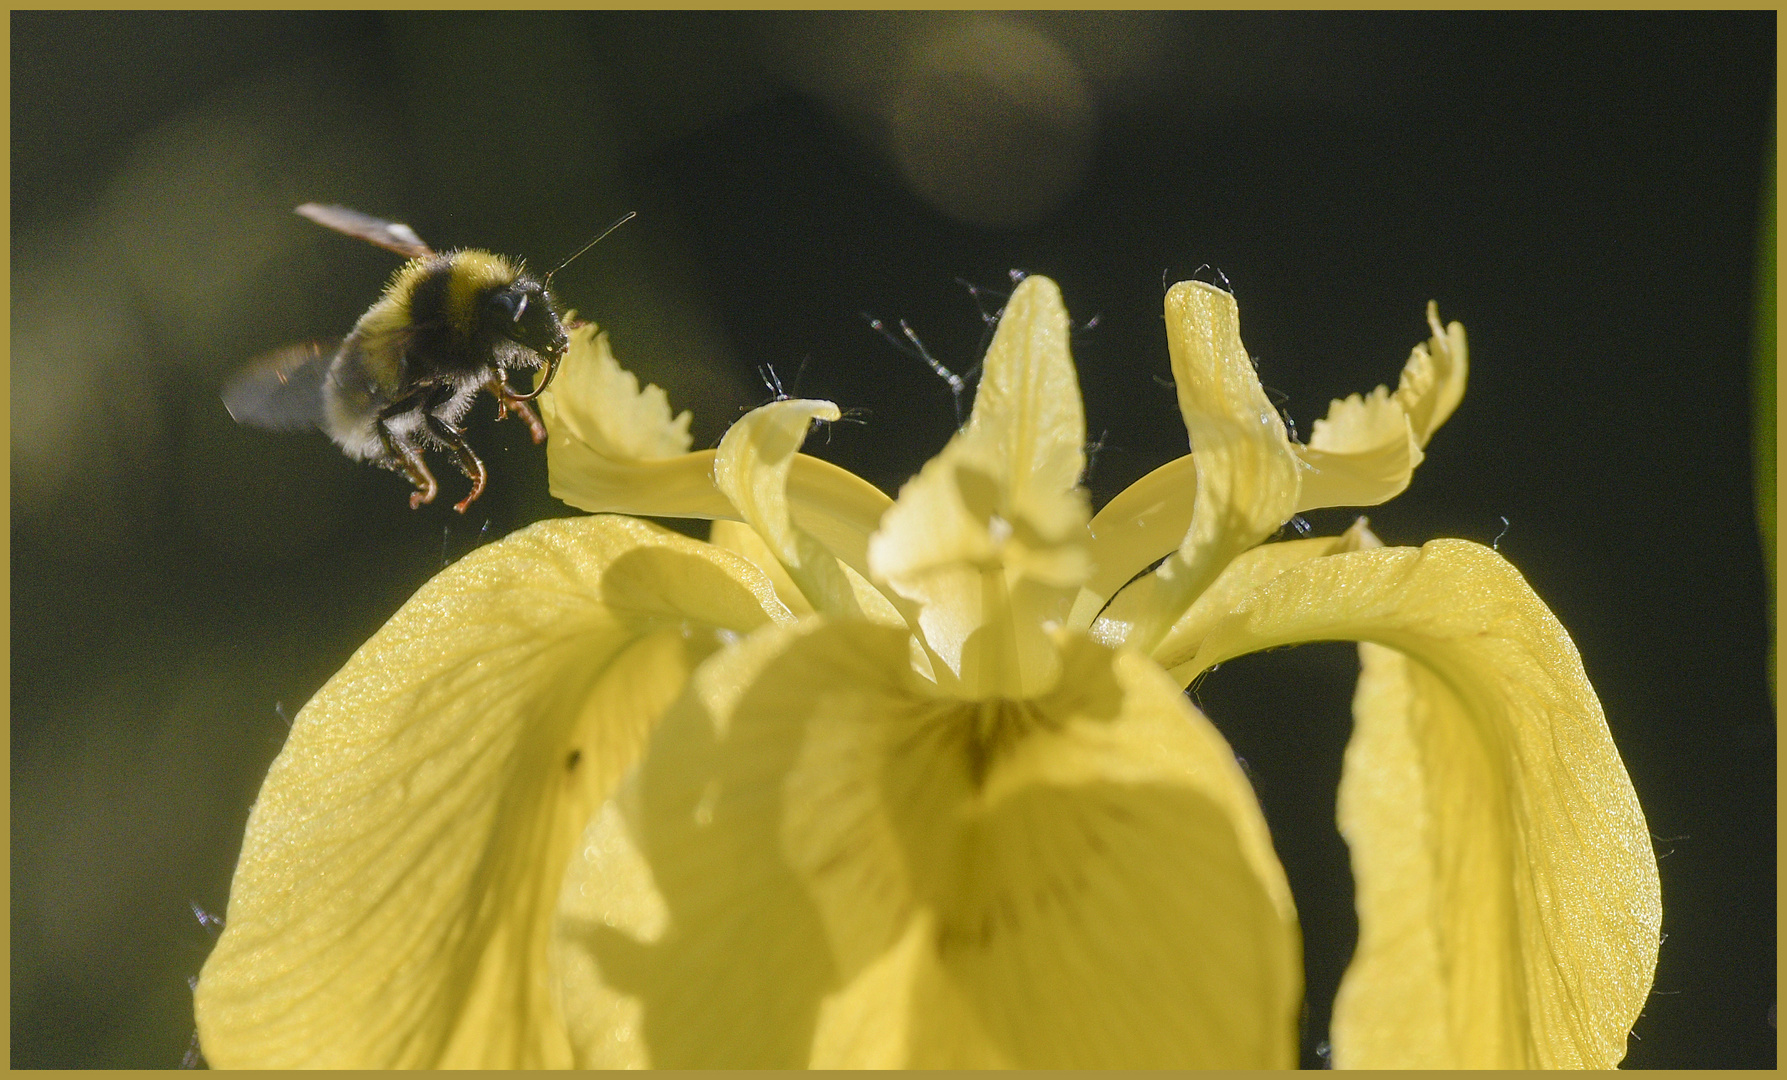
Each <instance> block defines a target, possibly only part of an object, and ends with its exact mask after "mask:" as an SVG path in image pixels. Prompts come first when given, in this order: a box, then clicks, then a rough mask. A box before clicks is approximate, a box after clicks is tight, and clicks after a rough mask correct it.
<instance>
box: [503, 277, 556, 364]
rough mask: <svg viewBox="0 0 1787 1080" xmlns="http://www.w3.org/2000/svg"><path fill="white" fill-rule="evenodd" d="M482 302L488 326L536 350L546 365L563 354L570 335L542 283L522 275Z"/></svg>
mask: <svg viewBox="0 0 1787 1080" xmlns="http://www.w3.org/2000/svg"><path fill="white" fill-rule="evenodd" d="M485 304H486V307H487V310H488V314H489V325H490V326H492V327H493V328H494V329H495V330H496V331H497V332H498V333H500V334H501V335H503V336H504V337H506V338H508V339H509V340H511V341H513V342H515V343H517V344H519V345H524V346H526V347H527V348H529V349H532V350H533V351H534V352H536V353H539V354H540V356H541V358H542V359H544V360H545V361H546V362H547V363H548V364H550V363H552V362H553V361H556V360H557V359H558V358H559V357H560V356H563V355H564V352H565V347H566V345H567V344H568V342H569V338H568V337H567V336H566V334H565V327H564V324H563V323H561V322H559V319H558V315H557V314H555V313H554V312H553V310H552V299H551V297H550V296H549V295H548V294H547V292H546V287H545V286H544V285H541V284H540V283H539V282H537V281H534V280H532V279H530V278H521V279H519V280H517V281H516V282H515V283H514V284H513V285H510V286H508V287H507V288H503V289H497V290H496V291H495V292H492V293H491V294H490V296H489V298H488V299H486V300H485Z"/></svg>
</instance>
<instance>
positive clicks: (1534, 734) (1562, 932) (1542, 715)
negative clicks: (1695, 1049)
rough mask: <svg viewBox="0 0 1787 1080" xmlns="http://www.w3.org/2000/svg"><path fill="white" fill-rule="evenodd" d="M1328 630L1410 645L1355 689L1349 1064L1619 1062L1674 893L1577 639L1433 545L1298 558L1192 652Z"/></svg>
mask: <svg viewBox="0 0 1787 1080" xmlns="http://www.w3.org/2000/svg"><path fill="white" fill-rule="evenodd" d="M1325 639H1326V640H1331V639H1353V640H1359V641H1369V642H1373V643H1376V644H1378V645H1382V646H1385V647H1388V648H1391V649H1395V650H1397V652H1398V653H1399V654H1401V656H1402V657H1406V659H1392V658H1386V657H1384V656H1383V655H1382V654H1381V653H1379V652H1376V651H1368V652H1367V654H1366V664H1367V666H1366V670H1365V674H1364V676H1363V677H1362V679H1361V682H1360V687H1359V695H1358V698H1357V699H1356V701H1355V717H1354V719H1355V725H1356V731H1355V735H1354V745H1353V746H1352V747H1350V748H1349V749H1348V752H1347V759H1346V767H1345V771H1344V774H1343V778H1342V796H1341V828H1342V831H1343V833H1344V835H1345V836H1346V837H1347V841H1348V843H1349V845H1351V848H1352V856H1353V864H1354V875H1355V879H1356V881H1357V903H1358V908H1359V951H1358V953H1357V954H1356V956H1355V958H1354V962H1353V966H1352V967H1351V968H1350V969H1349V971H1348V973H1347V976H1346V981H1345V982H1344V983H1343V985H1342V990H1341V994H1340V997H1339V999H1338V1000H1337V1002H1336V1006H1335V1016H1334V1026H1333V1036H1332V1038H1333V1044H1334V1053H1335V1062H1336V1064H1341V1065H1348V1066H1359V1067H1376V1068H1382V1067H1387V1066H1393V1065H1398V1064H1405V1063H1406V1064H1447V1065H1458V1066H1464V1067H1476V1068H1552V1067H1564V1066H1586V1067H1589V1068H1603V1069H1604V1068H1611V1067H1613V1066H1614V1065H1615V1064H1616V1063H1618V1061H1619V1060H1620V1059H1621V1058H1622V1057H1623V1056H1624V1054H1625V1046H1626V1034H1627V1032H1628V1031H1629V1030H1630V1028H1631V1025H1632V1022H1633V1020H1634V1019H1636V1017H1637V1015H1638V1011H1639V1009H1640V1007H1641V1006H1642V1005H1643V1004H1644V1000H1645V998H1646V996H1647V995H1648V994H1649V992H1650V986H1651V978H1652V975H1653V973H1654V970H1655V966H1656V958H1657V946H1658V931H1659V925H1660V920H1661V901H1660V899H1659V893H1658V884H1657V865H1656V859H1655V855H1654V853H1653V851H1652V848H1651V842H1650V834H1649V832H1648V831H1647V829H1646V827H1645V822H1644V815H1643V812H1642V811H1641V810H1640V808H1639V806H1638V800H1637V796H1636V795H1635V794H1634V792H1633V790H1632V784H1631V781H1630V780H1629V779H1628V777H1627V775H1626V771H1625V767H1624V766H1623V765H1622V763H1621V762H1620V758H1619V753H1618V751H1617V750H1616V749H1615V747H1614V745H1613V740H1612V738H1611V736H1610V735H1609V732H1608V729H1607V723H1606V720H1605V719H1604V718H1603V716H1602V713H1601V706H1600V702H1599V701H1598V700H1597V699H1596V697H1595V693H1594V689H1593V688H1592V687H1591V686H1590V685H1589V682H1588V679H1587V677H1586V676H1585V675H1584V673H1583V670H1582V662H1581V659H1580V658H1579V657H1578V655H1577V653H1576V649H1575V646H1574V645H1573V644H1571V642H1570V638H1569V635H1568V634H1566V633H1565V631H1564V629H1563V627H1562V626H1560V625H1559V624H1558V622H1557V619H1556V618H1555V617H1554V616H1553V615H1552V614H1551V612H1550V611H1549V610H1547V609H1546V607H1545V605H1544V604H1543V603H1542V602H1541V601H1540V600H1539V599H1538V597H1536V596H1534V595H1533V593H1532V590H1531V589H1530V588H1529V587H1528V586H1527V584H1526V582H1525V581H1524V580H1523V579H1522V578H1521V577H1520V575H1519V573H1518V572H1517V571H1515V570H1514V568H1513V567H1511V566H1509V565H1508V563H1507V562H1506V561H1504V560H1503V559H1502V558H1501V557H1500V556H1498V555H1496V554H1495V553H1494V552H1492V551H1490V550H1489V549H1488V548H1485V547H1482V546H1480V545H1477V544H1470V543H1466V542H1464V541H1459V540H1436V541H1433V542H1431V543H1429V544H1427V545H1426V546H1425V547H1422V548H1420V549H1418V550H1416V549H1410V548H1387V549H1378V550H1375V551H1359V552H1353V553H1349V554H1341V555H1333V556H1329V557H1327V558H1321V559H1314V560H1311V561H1309V562H1305V563H1302V564H1300V565H1298V566H1295V567H1292V568H1291V569H1289V570H1287V571H1286V572H1284V573H1283V574H1281V575H1279V576H1278V577H1277V578H1275V579H1273V580H1272V581H1271V582H1269V583H1268V584H1267V585H1265V586H1264V587H1263V588H1261V589H1258V590H1256V591H1255V592H1253V593H1252V594H1250V595H1249V596H1248V597H1247V599H1245V600H1243V601H1242V603H1241V604H1240V605H1239V606H1238V608H1237V609H1236V610H1235V612H1234V613H1233V614H1231V615H1230V616H1228V617H1227V618H1225V619H1224V620H1222V621H1221V622H1220V623H1218V624H1217V625H1216V626H1215V627H1213V628H1212V629H1211V630H1210V631H1209V633H1208V634H1207V635H1206V636H1205V638H1204V644H1203V647H1202V648H1201V649H1200V650H1199V652H1198V655H1197V658H1196V663H1195V665H1194V666H1195V668H1197V669H1200V670H1201V669H1204V668H1207V667H1208V666H1209V665H1211V664H1214V663H1218V662H1220V661H1222V660H1224V659H1227V658H1229V657H1232V656H1235V655H1238V654H1240V653H1244V652H1252V651H1255V650H1257V649H1262V648H1270V647H1273V646H1277V645H1285V644H1290V643H1294V642H1299V641H1313V640H1325ZM1409 1055H1417V1056H1419V1057H1421V1058H1422V1060H1419V1061H1416V1060H1411V1058H1410V1056H1409Z"/></svg>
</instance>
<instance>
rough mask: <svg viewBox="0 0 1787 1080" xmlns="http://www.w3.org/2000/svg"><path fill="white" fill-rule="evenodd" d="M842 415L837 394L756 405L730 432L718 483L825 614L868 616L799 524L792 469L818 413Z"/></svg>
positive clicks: (839, 570)
mask: <svg viewBox="0 0 1787 1080" xmlns="http://www.w3.org/2000/svg"><path fill="white" fill-rule="evenodd" d="M840 415H841V414H840V413H839V411H838V407H837V406H836V405H833V404H832V403H831V402H829V401H803V400H801V399H799V398H791V399H788V400H785V401H772V402H770V403H769V404H768V405H765V406H763V407H761V408H758V409H753V410H751V412H750V413H749V414H748V415H746V416H745V417H744V418H743V419H741V420H739V422H738V423H736V424H734V425H732V427H731V429H730V430H728V431H727V432H726V437H725V438H723V439H721V440H720V451H719V456H718V457H717V458H715V460H714V482H715V483H716V484H717V485H718V487H719V489H720V492H721V493H722V494H724V495H725V496H726V498H727V499H729V500H730V501H731V502H732V505H733V506H735V507H737V508H738V511H739V512H740V513H742V514H743V515H744V517H745V521H746V522H747V523H749V524H750V526H751V527H752V528H753V529H755V530H756V531H757V534H758V535H759V536H761V537H762V538H763V540H764V542H765V543H767V544H768V545H769V549H770V551H771V553H772V554H774V555H775V557H776V560H777V561H778V562H780V563H781V564H782V566H783V568H784V569H786V570H787V571H788V576H789V577H790V578H791V579H792V580H793V581H794V584H795V585H796V587H798V588H799V589H800V591H801V593H802V595H804V596H805V597H806V598H807V600H808V602H809V603H811V604H812V605H813V606H814V608H815V610H817V611H819V612H820V613H821V614H826V615H836V616H840V617H850V616H857V615H860V614H861V612H860V611H859V609H858V608H857V605H856V594H855V592H854V591H853V590H852V589H851V588H850V582H849V580H848V579H846V578H845V577H844V570H843V567H841V566H839V565H838V560H837V559H836V557H834V556H833V555H832V554H831V553H829V552H827V551H826V550H825V548H824V547H822V546H821V545H820V543H819V541H817V540H815V539H814V538H813V537H811V536H809V535H808V534H806V533H804V532H802V531H801V530H800V529H799V528H798V527H796V526H795V524H794V518H793V516H792V514H791V513H790V512H789V507H788V473H789V470H790V469H791V468H792V467H793V464H794V457H795V455H796V454H797V453H798V452H799V451H800V445H801V443H803V442H805V441H806V438H807V431H808V429H809V428H810V427H811V426H812V424H813V422H814V421H816V420H836V419H837V418H838V417H839V416H840Z"/></svg>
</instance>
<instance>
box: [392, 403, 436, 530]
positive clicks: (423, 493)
mask: <svg viewBox="0 0 1787 1080" xmlns="http://www.w3.org/2000/svg"><path fill="white" fill-rule="evenodd" d="M406 404H407V403H406ZM402 411H403V410H402V409H398V410H396V412H402ZM393 415H396V413H394V412H391V411H389V410H387V411H386V412H385V413H382V414H380V416H379V419H378V424H377V425H376V426H377V429H378V437H379V441H380V442H383V443H384V444H385V451H386V452H387V453H389V454H390V455H391V461H392V463H393V464H391V465H389V466H388V467H389V468H392V469H394V470H395V471H398V472H401V473H403V474H404V475H405V476H407V477H409V480H410V483H412V484H414V485H415V486H416V490H415V491H412V492H410V509H411V510H418V509H420V508H422V507H423V506H425V505H427V504H428V503H431V502H433V501H434V496H435V494H436V493H437V492H439V491H440V485H439V484H437V483H435V480H434V474H433V473H431V472H429V471H428V463H427V462H426V461H423V460H422V452H421V451H419V450H417V449H416V447H415V445H414V444H412V443H410V442H407V441H405V440H403V439H400V438H398V437H397V436H395V435H393V434H392V433H391V428H390V421H391V417H392V416H393Z"/></svg>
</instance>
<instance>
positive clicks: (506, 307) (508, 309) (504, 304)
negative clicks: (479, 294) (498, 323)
mask: <svg viewBox="0 0 1787 1080" xmlns="http://www.w3.org/2000/svg"><path fill="white" fill-rule="evenodd" d="M490 306H491V307H494V308H496V309H497V310H499V311H501V312H502V313H503V315H504V317H505V318H507V319H508V320H509V321H510V322H512V323H515V322H520V321H521V313H522V312H524V311H526V310H527V294H526V293H524V292H516V291H513V290H505V291H503V292H498V293H492V294H491V296H490Z"/></svg>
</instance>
